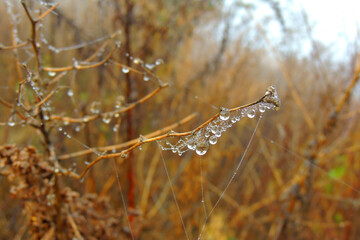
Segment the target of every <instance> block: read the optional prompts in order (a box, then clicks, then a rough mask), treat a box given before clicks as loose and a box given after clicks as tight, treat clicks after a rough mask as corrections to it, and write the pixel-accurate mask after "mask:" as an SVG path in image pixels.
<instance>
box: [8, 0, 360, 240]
mask: <svg viewBox="0 0 360 240" xmlns="http://www.w3.org/2000/svg"><path fill="white" fill-rule="evenodd" d="M6 4H7V6H8V11H9V13H10V16H11V17H12V18H14V16H16V14H14V13H13V12H12V9H13V7H12V3H11V1H6ZM13 21H14V22H16V21H17V19H13ZM15 33H16V31H15ZM40 33H42V32H40ZM117 34H120V32H116V33H115V34H113V35H106V36H101V37H99V38H96V39H94V40H91V41H89V42H85V43H80V44H76V45H74V46H68V47H62V48H56V47H55V46H53V45H51V44H49V43H48V41H47V39H46V38H45V36H43V35H41V34H40V39H41V42H42V44H44V45H45V46H47V48H48V49H49V50H50V51H52V52H54V53H55V54H57V53H60V52H64V51H70V50H74V49H79V48H83V47H87V46H89V45H92V44H95V43H99V42H102V41H105V40H107V39H109V38H113V37H114V35H117ZM15 42H16V43H18V44H21V43H22V42H23V41H21V39H20V37H19V36H17V35H16V34H15ZM115 44H116V47H117V48H120V47H121V44H120V43H119V42H116V43H115ZM28 50H29V49H26V51H27V55H28V56H27V57H25V58H24V61H23V64H24V65H26V64H27V62H28V61H29V59H31V58H33V57H34V56H33V55H31V54H30V53H29V51H28ZM99 56H103V53H99ZM127 57H128V58H130V59H131V60H132V61H133V62H134V64H138V65H139V66H141V68H142V72H141V74H143V76H142V79H143V80H144V82H148V81H157V82H159V84H160V85H161V84H163V82H162V81H161V80H160V79H159V78H158V77H157V76H156V75H155V74H154V75H152V73H151V71H152V70H153V69H154V68H155V67H156V66H159V65H161V64H162V63H163V61H162V60H161V59H158V60H156V61H155V62H154V63H144V62H143V60H141V59H139V58H136V57H133V56H130V55H127ZM91 64H97V62H81V61H77V60H76V59H74V60H73V67H74V68H75V70H74V71H73V76H72V78H73V79H75V77H76V76H75V74H76V68H77V67H79V66H86V65H91ZM113 64H115V63H113ZM130 70H131V69H130V68H129V67H127V66H125V65H124V66H122V72H123V73H124V74H127V73H129V71H130ZM144 72H145V74H144ZM67 73H68V71H59V72H55V71H48V75H49V76H50V77H52V78H53V77H57V76H58V77H61V75H66V74H67ZM26 76H27V77H26V81H25V82H24V85H25V84H28V86H29V87H30V88H31V89H32V91H33V93H34V94H35V95H36V96H37V97H38V98H39V99H40V102H43V101H44V100H45V99H46V97H47V96H48V95H49V94H51V92H50V93H49V92H44V91H42V89H41V86H40V85H39V83H38V82H37V81H35V80H34V79H36V78H35V77H34V75H33V73H32V72H31V71H28V72H27V74H26ZM72 81H73V80H72ZM60 90H61V89H56V91H60ZM66 91H67V95H68V97H69V98H72V97H73V95H74V91H73V89H72V88H71V87H70V89H67V88H66ZM54 94H55V92H54ZM22 98H23V96H22V95H21V92H19V97H18V102H17V105H18V107H19V108H20V107H24V108H25V106H24V103H23V101H22ZM123 102H124V99H123V98H121V97H119V98H118V99H117V100H116V105H115V109H114V110H112V111H107V112H102V111H101V103H100V102H97V101H95V102H92V103H91V104H90V112H91V113H92V114H93V115H89V116H85V117H81V118H79V119H78V121H76V122H75V123H71V122H70V121H66V118H62V120H63V121H62V122H54V124H53V126H52V127H53V128H54V129H56V131H57V132H58V133H60V134H62V135H64V136H65V137H66V138H67V139H69V140H70V141H73V142H74V143H76V144H80V146H81V147H82V148H83V149H85V150H89V151H91V152H93V153H94V154H95V155H96V156H98V157H103V156H106V155H107V154H108V153H109V152H108V150H105V151H101V150H99V149H97V148H94V147H91V146H89V145H88V144H86V143H85V142H84V141H82V140H79V139H78V138H76V137H74V136H73V135H72V134H71V133H70V131H67V130H66V128H67V127H68V126H69V125H72V126H73V128H74V130H75V132H79V131H81V130H82V128H83V127H84V125H85V124H86V123H87V122H88V121H90V120H91V119H92V118H93V116H100V118H101V120H102V122H103V123H105V124H107V126H108V127H110V125H108V124H109V123H110V121H111V120H112V119H116V118H119V117H120V112H121V111H122V104H123ZM279 107H280V99H279V96H278V93H277V91H276V88H275V86H271V87H269V88H267V89H266V91H265V95H264V97H263V98H261V99H260V100H259V101H257V102H255V103H253V104H249V105H245V106H241V107H236V108H232V109H229V108H225V107H222V108H221V109H220V111H219V113H218V114H216V115H215V116H214V117H212V118H210V119H209V120H208V121H206V122H205V123H203V124H201V125H200V126H199V127H197V128H195V129H194V130H192V131H190V132H189V133H186V134H184V135H183V136H180V137H178V140H176V141H175V142H174V141H173V139H169V138H164V139H160V140H157V141H156V143H157V145H158V148H159V151H160V156H159V157H160V159H161V161H162V163H163V168H164V170H165V172H166V176H167V180H168V184H169V186H170V188H171V192H172V196H173V199H174V202H175V205H176V208H177V212H178V215H179V220H180V222H181V225H182V227H183V230H184V235H185V236H186V238H187V239H192V236H190V234H189V233H188V230H187V227H186V223H185V222H184V217H183V214H182V210H181V207H182V206H181V205H180V204H179V202H178V200H177V196H176V192H175V189H174V186H173V181H172V177H171V175H170V172H169V170H168V167H167V163H166V162H167V159H166V157H165V155H164V153H165V152H172V153H173V154H177V155H178V156H179V157H184V156H185V155H186V154H187V152H194V153H196V155H197V156H198V157H199V159H200V173H199V174H200V179H201V200H200V201H201V203H200V204H201V206H202V207H203V214H204V221H203V222H202V223H201V224H200V226H201V228H200V229H199V232H198V234H197V238H198V239H202V238H203V237H204V233H205V231H206V226H207V224H208V221H209V219H210V218H211V216H212V215H213V212H214V211H216V208H217V206H218V205H219V203H220V202H221V201H222V200H223V198H224V195H225V193H226V192H227V190H228V188H229V186H230V185H231V183H233V182H234V180H235V178H236V176H237V175H238V174H239V170H240V168H241V166H242V165H243V163H244V161H245V159H246V156H247V153H248V151H249V150H250V148H251V143H252V141H253V140H254V138H255V134H256V132H257V130H258V129H259V128H261V120H262V119H263V116H264V113H265V112H266V111H267V110H278V109H279ZM40 108H41V111H42V114H43V119H44V121H45V122H46V121H50V120H51V116H52V115H53V114H52V113H53V112H54V107H53V106H52V104H51V101H44V102H43V104H42V106H41V107H40ZM37 111H39V110H37ZM36 114H37V112H32V113H31V112H30V113H29V112H28V113H26V117H27V122H25V121H23V120H19V119H17V118H16V114H11V116H10V117H9V119H8V121H7V122H6V123H2V124H1V125H2V126H5V125H6V126H9V127H18V126H22V125H27V124H37V123H38V119H37V118H35V117H34V116H35V115H36ZM256 117H258V119H257V121H255V122H256V125H255V127H254V129H253V130H252V134H251V136H250V138H249V139H248V140H247V144H246V148H245V150H244V151H243V153H242V154H241V157H240V158H239V161H238V162H237V164H236V166H235V167H234V168H233V169H232V170H231V177H230V179H229V180H228V181H227V184H226V185H225V187H224V188H223V189H222V190H221V192H220V195H219V197H218V198H217V200H216V202H215V204H213V205H212V208H211V209H210V210H207V207H206V199H205V197H204V191H205V190H204V189H206V181H204V173H203V168H202V161H204V160H206V157H207V153H208V152H209V149H210V147H214V148H215V147H217V146H215V145H216V144H217V143H218V142H219V141H221V139H220V138H221V136H222V135H223V134H225V132H226V131H231V130H230V128H231V127H233V126H235V125H236V123H238V122H239V121H241V120H243V119H246V118H247V119H250V120H251V119H253V120H255V119H256ZM112 131H113V132H118V131H119V125H118V124H115V125H114V126H112ZM168 135H169V136H172V135H173V136H175V137H176V136H177V133H176V132H173V131H172V132H170V133H169V134H168ZM145 140H146V139H145V138H140V142H144V141H145ZM270 141H271V142H272V143H273V144H275V145H277V146H278V147H280V148H282V149H283V150H284V151H288V152H290V153H291V154H292V155H294V156H295V157H296V158H299V159H301V160H302V161H307V159H305V158H304V157H302V156H299V155H298V154H296V153H295V152H293V151H291V150H290V149H289V148H287V147H284V146H283V145H281V144H279V143H277V142H276V141H274V140H272V139H270ZM139 147H140V146H139ZM111 152H113V151H111ZM114 152H116V149H115V148H114ZM196 155H194V157H193V158H192V161H194V160H195V156H196ZM85 164H86V165H88V164H89V163H85ZM113 164H114V172H115V173H114V174H115V175H116V180H117V184H118V189H119V193H120V195H121V199H122V204H123V208H124V211H125V213H126V215H127V216H126V217H127V219H129V215H128V213H127V206H126V200H125V198H124V194H123V191H124V190H123V188H122V186H121V180H120V179H121V176H120V173H119V169H118V166H117V164H116V162H115V160H114V162H113ZM310 164H312V165H313V166H315V167H316V168H317V169H318V170H319V171H320V172H322V173H324V174H327V172H326V171H325V170H323V169H322V168H320V167H318V166H317V165H316V164H313V163H310ZM55 167H56V169H55V172H60V171H62V169H61V167H60V166H55ZM68 170H69V171H74V172H75V171H76V166H74V167H73V168H70V169H68ZM219 178H220V179H222V178H225V176H219ZM335 180H336V181H338V182H340V183H341V184H343V185H345V186H347V187H349V188H351V189H352V190H354V191H356V192H358V193H359V191H358V190H357V189H356V188H354V187H352V186H351V185H349V184H347V183H346V182H344V181H341V180H339V179H335ZM128 225H129V231H130V235H131V238H132V239H135V237H134V233H133V231H132V229H133V226H132V225H131V224H130V222H128Z"/></svg>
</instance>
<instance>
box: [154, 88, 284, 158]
mask: <svg viewBox="0 0 360 240" xmlns="http://www.w3.org/2000/svg"><path fill="white" fill-rule="evenodd" d="M279 107H280V99H279V97H278V95H277V92H276V89H275V87H273V86H271V87H269V88H268V89H267V90H266V93H265V96H264V97H263V98H262V99H261V100H260V101H259V102H257V103H255V104H253V105H250V106H248V107H244V108H239V109H238V110H236V108H235V109H232V110H229V109H226V108H221V109H220V112H219V115H218V117H216V118H215V119H214V120H213V121H211V122H209V123H208V124H207V125H206V126H204V127H203V128H200V129H198V130H197V131H194V132H193V133H192V134H191V135H188V136H185V137H181V138H180V139H179V140H178V141H177V142H176V143H175V144H172V143H171V142H170V141H169V140H167V139H165V140H163V141H162V142H160V144H161V149H162V150H171V151H172V152H173V153H177V154H178V155H179V156H181V155H182V154H183V153H185V152H186V151H189V150H192V151H195V152H196V153H197V154H198V155H200V156H202V155H205V154H206V153H207V151H208V150H209V147H210V145H215V144H216V143H217V142H218V139H219V138H220V137H221V135H222V134H223V133H224V132H225V131H226V130H227V129H228V128H230V127H232V126H233V124H234V123H236V122H239V121H240V120H241V119H243V118H250V119H251V118H254V117H255V116H256V115H260V114H262V113H264V112H265V111H266V110H270V109H271V110H278V109H279Z"/></svg>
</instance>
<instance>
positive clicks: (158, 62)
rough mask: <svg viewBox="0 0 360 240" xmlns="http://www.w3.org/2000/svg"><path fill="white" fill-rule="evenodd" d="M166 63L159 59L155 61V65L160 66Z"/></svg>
mask: <svg viewBox="0 0 360 240" xmlns="http://www.w3.org/2000/svg"><path fill="white" fill-rule="evenodd" d="M163 63H164V60H162V59H161V58H159V59H156V61H155V65H157V66H159V65H160V64H163Z"/></svg>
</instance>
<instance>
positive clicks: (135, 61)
mask: <svg viewBox="0 0 360 240" xmlns="http://www.w3.org/2000/svg"><path fill="white" fill-rule="evenodd" d="M134 63H135V64H140V63H142V60H141V59H140V58H135V59H134Z"/></svg>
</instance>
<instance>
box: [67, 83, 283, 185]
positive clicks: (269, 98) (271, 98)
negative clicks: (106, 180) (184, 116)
mask: <svg viewBox="0 0 360 240" xmlns="http://www.w3.org/2000/svg"><path fill="white" fill-rule="evenodd" d="M274 94H275V89H274V88H272V87H271V88H268V90H267V92H266V94H265V95H264V96H263V97H262V98H261V99H259V100H258V101H256V102H253V103H250V104H247V105H244V106H240V107H235V108H232V109H229V111H230V112H234V111H237V110H240V109H244V108H247V107H250V106H253V105H256V104H258V103H260V102H264V103H271V104H273V105H274V106H275V107H276V108H278V107H279V105H280V102H279V99H278V98H277V96H275V95H274ZM219 116H220V113H217V114H215V115H214V116H213V117H212V118H210V119H209V120H207V121H206V122H205V123H203V124H201V125H200V126H199V127H197V128H195V129H194V130H192V131H188V132H182V133H174V132H168V133H166V134H163V135H160V136H156V137H152V138H146V137H145V138H141V139H140V138H138V139H136V140H137V141H136V142H135V140H131V141H130V142H131V143H132V145H130V144H129V143H127V144H128V145H130V147H129V148H127V149H125V150H122V151H121V152H119V153H112V154H107V155H102V156H100V157H98V158H97V159H95V160H94V161H92V162H91V163H90V164H89V165H87V166H86V168H85V170H84V171H83V172H82V173H81V174H80V175H78V174H76V173H73V172H71V171H70V172H66V173H65V175H70V176H71V177H73V178H76V179H81V178H83V177H84V176H85V174H86V173H87V171H88V170H89V169H90V168H91V167H92V166H94V165H95V164H96V163H98V162H99V161H101V160H103V159H108V158H117V157H122V158H126V157H127V155H128V154H129V153H130V152H131V151H133V150H134V149H136V148H137V147H139V146H141V145H142V144H145V143H150V142H155V141H159V140H162V139H165V138H169V137H183V136H189V135H191V134H194V133H195V132H196V131H198V130H200V129H202V128H204V127H206V126H207V125H208V124H209V123H210V122H212V121H213V120H214V119H216V118H217V117H219Z"/></svg>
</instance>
